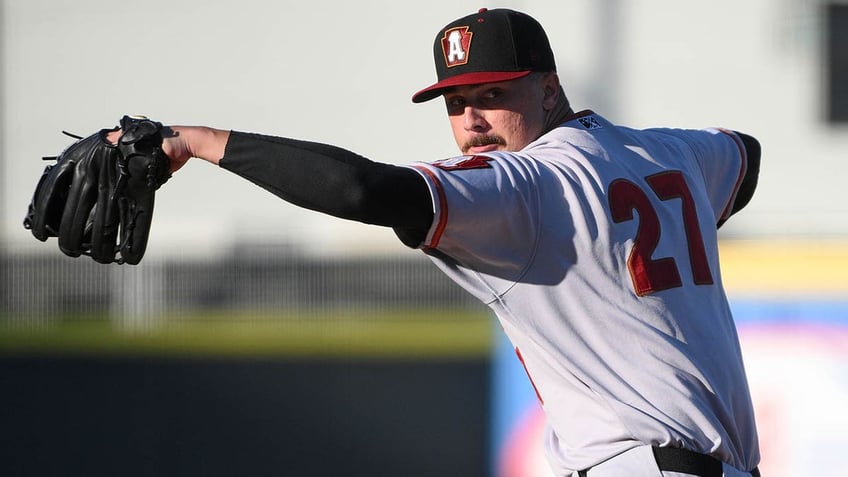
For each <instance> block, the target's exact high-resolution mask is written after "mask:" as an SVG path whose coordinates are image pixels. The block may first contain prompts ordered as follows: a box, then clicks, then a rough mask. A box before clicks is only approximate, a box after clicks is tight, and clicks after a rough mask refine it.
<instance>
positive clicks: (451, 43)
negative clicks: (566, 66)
mask: <svg viewBox="0 0 848 477" xmlns="http://www.w3.org/2000/svg"><path fill="white" fill-rule="evenodd" d="M433 56H434V58H435V60H436V77H437V78H438V80H439V81H438V82H437V83H435V84H433V85H430V86H428V87H427V88H424V89H422V90H421V91H419V92H417V93H415V94H414V95H413V96H412V102H413V103H423V102H424V101H429V100H431V99H433V98H436V97H438V96H441V94H442V93H444V90H445V89H448V88H452V87H454V86H467V85H475V84H482V83H493V82H497V81H508V80H513V79H518V78H521V77H524V76H527V75H528V74H530V73H531V72H533V71H541V72H552V71H556V63H555V62H554V53H553V51H552V50H551V44H550V42H549V41H548V36H547V35H546V34H545V30H544V29H543V28H542V25H540V24H539V22H537V21H536V20H535V19H533V18H532V17H531V16H529V15H527V14H525V13H521V12H517V11H515V10H509V9H505V8H496V9H492V10H489V9H486V8H481V9H480V10H479V11H478V12H477V13H474V14H471V15H468V16H465V17H462V18H460V19H459V20H456V21H454V22H452V23H450V24H448V25H447V26H445V27H444V28H442V29H441V31H439V34H438V35H436V41H435V42H434V44H433Z"/></svg>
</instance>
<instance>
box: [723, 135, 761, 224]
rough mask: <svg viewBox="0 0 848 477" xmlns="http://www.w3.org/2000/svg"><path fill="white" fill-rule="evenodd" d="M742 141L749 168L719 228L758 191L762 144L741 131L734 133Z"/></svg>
mask: <svg viewBox="0 0 848 477" xmlns="http://www.w3.org/2000/svg"><path fill="white" fill-rule="evenodd" d="M733 132H734V133H736V135H737V136H738V137H739V139H741V140H742V144H743V146H744V147H745V154H746V156H747V167H746V169H745V176H744V177H743V178H742V183H741V184H740V185H739V189H738V191H737V192H736V199H735V200H734V201H733V204H732V206H731V208H730V213H729V214H728V215H727V216H726V217H725V218H723V219H721V220H719V222H718V224H717V225H718V227H721V226H722V224H724V223H725V222H726V221H727V219H729V218H730V216H732V215H733V214H735V213H736V212H739V211H740V210H742V209H743V208H744V207H745V206H746V205H748V203H749V202H751V198H752V197H753V196H754V191H755V190H756V189H757V181H758V179H759V175H760V155H761V152H762V151H761V149H760V142H759V141H758V140H757V139H756V138H755V137H753V136H751V135H748V134H745V133H741V132H739V131H733Z"/></svg>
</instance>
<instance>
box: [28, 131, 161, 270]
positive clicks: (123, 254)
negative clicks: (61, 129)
mask: <svg viewBox="0 0 848 477" xmlns="http://www.w3.org/2000/svg"><path fill="white" fill-rule="evenodd" d="M118 129H121V131H122V132H121V136H120V139H119V140H118V143H117V144H116V145H113V144H110V143H109V142H108V141H107V139H106V135H107V134H109V133H110V132H113V131H116V130H118ZM69 135H70V134H69ZM73 137H76V136H73ZM76 138H77V139H78V140H77V142H75V143H74V144H72V145H70V146H69V147H68V148H67V149H65V150H64V151H63V152H62V153H61V154H59V156H58V157H46V158H45V159H48V160H55V161H56V163H55V164H51V165H48V166H47V167H46V168H45V169H44V173H43V174H42V175H41V179H40V180H39V181H38V185H37V186H36V188H35V193H34V194H33V197H32V202H31V203H30V205H29V210H28V211H27V215H26V218H25V219H24V227H25V228H27V229H29V230H30V231H32V235H34V236H35V238H37V239H38V240H41V241H42V242H44V241H46V240H47V239H48V238H50V237H58V239H59V240H58V241H59V249H60V250H61V251H62V252H63V253H65V254H66V255H68V256H71V257H79V256H80V255H89V256H91V258H93V259H94V260H96V261H97V262H100V263H113V262H115V263H129V264H131V265H136V264H138V263H139V262H140V261H141V259H142V257H143V256H144V251H145V249H146V248H147V238H148V235H149V233H150V223H151V220H152V219H153V203H154V197H155V193H156V190H157V189H159V187H160V186H161V185H162V184H164V183H165V181H167V180H168V179H169V178H170V160H169V159H168V156H167V155H165V153H164V152H163V151H162V124H160V123H158V122H155V121H151V120H149V119H147V118H144V117H138V116H135V117H131V116H124V117H123V118H122V119H121V122H120V128H113V129H101V130H100V131H98V132H97V133H95V134H92V135H91V136H89V137H87V138H80V137H76Z"/></svg>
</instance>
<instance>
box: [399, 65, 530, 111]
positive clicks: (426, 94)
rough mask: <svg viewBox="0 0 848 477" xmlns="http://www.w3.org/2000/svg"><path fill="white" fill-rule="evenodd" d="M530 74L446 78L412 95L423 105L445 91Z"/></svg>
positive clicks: (488, 73)
mask: <svg viewBox="0 0 848 477" xmlns="http://www.w3.org/2000/svg"><path fill="white" fill-rule="evenodd" d="M529 74H530V71H478V72H475V73H465V74H461V75H456V76H451V77H450V78H445V79H443V80H442V81H439V82H438V83H436V84H434V85H431V86H428V87H427V88H424V89H422V90H421V91H419V92H417V93H415V94H414V95H412V102H413V103H423V102H424V101H430V100H431V99H433V98H435V97H437V96H441V94H442V93H443V92H444V90H446V89H448V88H453V87H456V86H470V85H475V84H483V83H497V82H499V81H510V80H514V79H518V78H522V77H524V76H527V75H529Z"/></svg>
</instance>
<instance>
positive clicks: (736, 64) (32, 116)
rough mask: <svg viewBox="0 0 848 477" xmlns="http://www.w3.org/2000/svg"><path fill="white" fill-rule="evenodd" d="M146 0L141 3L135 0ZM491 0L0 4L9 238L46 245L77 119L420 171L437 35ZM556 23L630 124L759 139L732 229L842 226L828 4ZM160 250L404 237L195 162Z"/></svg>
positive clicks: (439, 126)
mask: <svg viewBox="0 0 848 477" xmlns="http://www.w3.org/2000/svg"><path fill="white" fill-rule="evenodd" d="M137 5H140V6H137ZM484 5H485V4H481V3H480V2H479V1H474V2H471V1H467V0H462V1H456V0H453V1H448V0H431V1H429V2H426V4H425V3H419V2H414V3H412V2H409V3H407V2H398V1H391V0H382V1H363V2H345V1H313V2H303V1H298V2H292V1H288V0H283V1H272V0H241V1H238V2H234V1H224V0H147V1H146V2H144V3H142V4H139V3H137V2H112V1H106V0H77V1H74V2H62V1H59V0H52V1H51V0H26V1H24V0H0V8H2V11H0V15H2V17H0V20H1V21H2V33H1V34H0V35H2V36H0V45H2V57H0V59H1V60H2V70H0V73H2V83H0V86H2V103H1V104H2V116H0V121H2V122H0V128H1V129H0V141H1V142H0V161H2V163H1V164H2V169H0V171H2V213H1V214H0V240H3V241H5V243H6V244H7V245H8V246H10V247H13V248H14V249H16V250H18V249H26V248H38V247H41V248H43V247H45V245H43V244H40V243H39V242H37V241H35V240H34V239H33V238H32V237H31V235H29V232H28V231H26V230H24V229H23V227H22V226H21V220H22V218H23V215H24V212H25V210H26V206H27V204H28V203H29V200H30V196H31V193H32V189H33V187H34V186H35V183H36V181H37V180H38V177H39V176H40V174H41V170H42V169H43V167H44V165H45V164H44V163H43V162H42V161H40V160H39V159H40V158H41V157H42V156H44V155H51V154H56V153H58V152H59V151H61V150H62V149H63V148H64V147H65V146H66V145H67V144H68V143H69V140H68V138H66V137H65V136H63V135H62V134H61V133H60V131H61V130H63V129H65V130H69V131H73V132H77V133H80V134H89V133H91V132H94V131H95V130H97V129H99V128H101V127H107V126H112V125H114V124H116V122H117V120H118V118H120V116H121V115H123V114H125V113H129V114H146V115H148V116H150V117H152V118H154V119H156V120H160V121H162V122H164V123H167V124H204V125H210V126H215V127H222V128H232V129H240V130H248V131H255V132H263V133H268V134H274V135H281V136H291V137H298V138H303V139H309V140H315V141H321V142H329V143H333V144H336V145H340V146H343V147H346V148H349V149H351V150H354V151H356V152H358V153H360V154H362V155H364V156H366V157H369V158H372V159H375V160H379V161H385V162H391V163H398V164H400V163H408V162H411V161H415V160H434V159H438V158H442V157H446V156H450V155H453V154H455V146H454V144H453V141H452V139H451V135H450V131H449V128H448V124H447V121H446V119H445V118H444V112H443V109H442V105H441V104H440V102H438V101H433V102H431V103H426V104H424V105H413V104H412V103H411V101H410V96H411V94H412V93H413V92H414V91H416V90H418V89H420V88H421V87H423V86H426V85H428V84H429V83H431V82H432V81H433V79H434V70H433V65H432V58H431V48H432V40H433V37H434V36H435V34H436V32H437V31H438V30H439V28H441V27H442V26H443V25H444V24H446V23H447V22H449V21H451V20H453V19H455V18H457V17H460V16H462V15H465V14H468V13H471V12H473V11H475V10H476V9H477V8H479V7H481V6H484ZM489 6H490V7H495V6H510V7H513V8H517V9H521V10H525V11H527V12H528V13H531V14H532V15H534V16H535V17H536V18H537V19H539V20H540V21H541V22H542V24H543V25H545V26H546V28H547V30H548V33H549V36H550V38H551V41H552V43H553V44H554V49H555V50H556V52H557V61H558V65H559V69H560V73H561V76H562V79H563V83H564V85H565V87H566V91H567V92H568V94H569V97H570V98H571V101H572V104H573V105H574V106H575V107H576V108H578V109H583V108H590V109H595V110H596V111H597V112H599V113H601V114H603V115H605V116H607V117H608V118H609V119H611V120H613V121H614V122H618V123H623V124H629V125H633V126H637V127H648V126H655V125H656V126H681V127H702V126H714V125H721V126H726V127H729V128H735V129H739V130H743V131H746V132H750V133H752V134H754V135H756V136H757V137H759V138H760V139H761V141H762V142H763V146H764V165H763V173H762V176H761V186H760V190H759V192H758V195H757V196H756V197H755V199H754V201H753V202H752V203H751V205H750V206H749V208H748V209H746V211H744V212H743V213H741V214H740V215H739V217H738V218H737V220H735V221H731V222H730V223H729V224H728V226H727V227H726V230H724V229H723V233H725V234H727V235H728V236H745V237H763V236H774V235H778V236H795V235H798V234H807V235H813V236H819V235H837V236H845V235H846V234H848V220H845V217H846V214H845V212H846V205H845V203H846V200H845V192H844V187H843V186H842V182H843V180H844V179H845V178H846V177H848V173H846V172H844V171H843V170H844V168H843V167H842V165H841V164H840V163H839V161H840V159H844V158H845V152H844V151H845V150H846V145H848V130H847V129H846V128H844V127H842V128H836V127H831V126H828V125H826V124H825V123H824V122H823V120H822V119H821V117H822V113H821V101H820V98H819V96H820V95H821V88H820V85H821V79H820V77H819V71H820V64H819V59H818V50H819V48H818V35H819V32H818V31H817V25H818V23H817V22H818V19H817V18H816V16H815V14H816V12H817V10H816V8H815V6H816V3H815V2H810V1H800V0H798V1H791V0H782V1H779V2H769V1H767V0H757V1H754V0H752V1H748V2H741V3H740V2H731V1H729V0H717V1H714V2H675V1H671V0H662V1H657V0H651V1H648V0H632V1H627V2H625V1H617V0H603V1H594V2H578V1H557V2H552V1H546V0H526V1H516V2H509V1H503V2H500V3H498V4H493V5H489ZM157 200H158V204H157V210H156V217H155V222H154V227H153V234H152V237H151V244H150V248H149V252H148V253H149V254H160V255H164V254H167V253H171V252H173V253H181V254H186V253H204V252H209V251H215V250H216V249H217V247H218V246H225V247H226V246H230V245H232V244H233V243H234V242H235V241H242V240H250V241H265V242H268V241H271V242H274V241H293V242H296V243H298V244H301V245H302V246H304V247H307V248H308V249H310V250H315V251H330V252H333V251H345V250H350V249H355V250H357V251H362V250H365V249H379V250H388V251H400V250H402V249H403V247H402V246H401V245H399V244H398V243H397V242H396V241H395V240H394V237H393V234H392V233H391V231H389V230H386V229H381V228H376V227H370V226H365V225H361V224H357V223H348V222H345V221H341V220H338V219H334V218H331V217H324V216H321V215H319V214H315V213H313V212H308V211H303V210H300V209H297V208H295V207H294V206H291V205H289V204H287V203H285V202H283V201H280V200H277V199H276V198H275V197H274V196H272V195H270V194H269V193H267V192H265V191H263V190H261V189H258V188H257V187H255V186H253V185H251V184H249V183H247V182H246V181H244V180H242V179H240V178H238V177H236V176H234V175H232V174H229V173H227V172H226V171H222V170H218V169H217V168H215V167H214V166H210V165H208V164H206V163H202V162H200V161H196V163H190V164H189V165H188V166H187V167H186V168H184V170H182V171H181V172H179V173H178V174H177V175H176V176H175V177H174V178H172V179H171V181H170V182H169V183H168V184H166V185H165V186H164V188H163V189H162V190H161V192H160V193H159V195H158V198H157Z"/></svg>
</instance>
